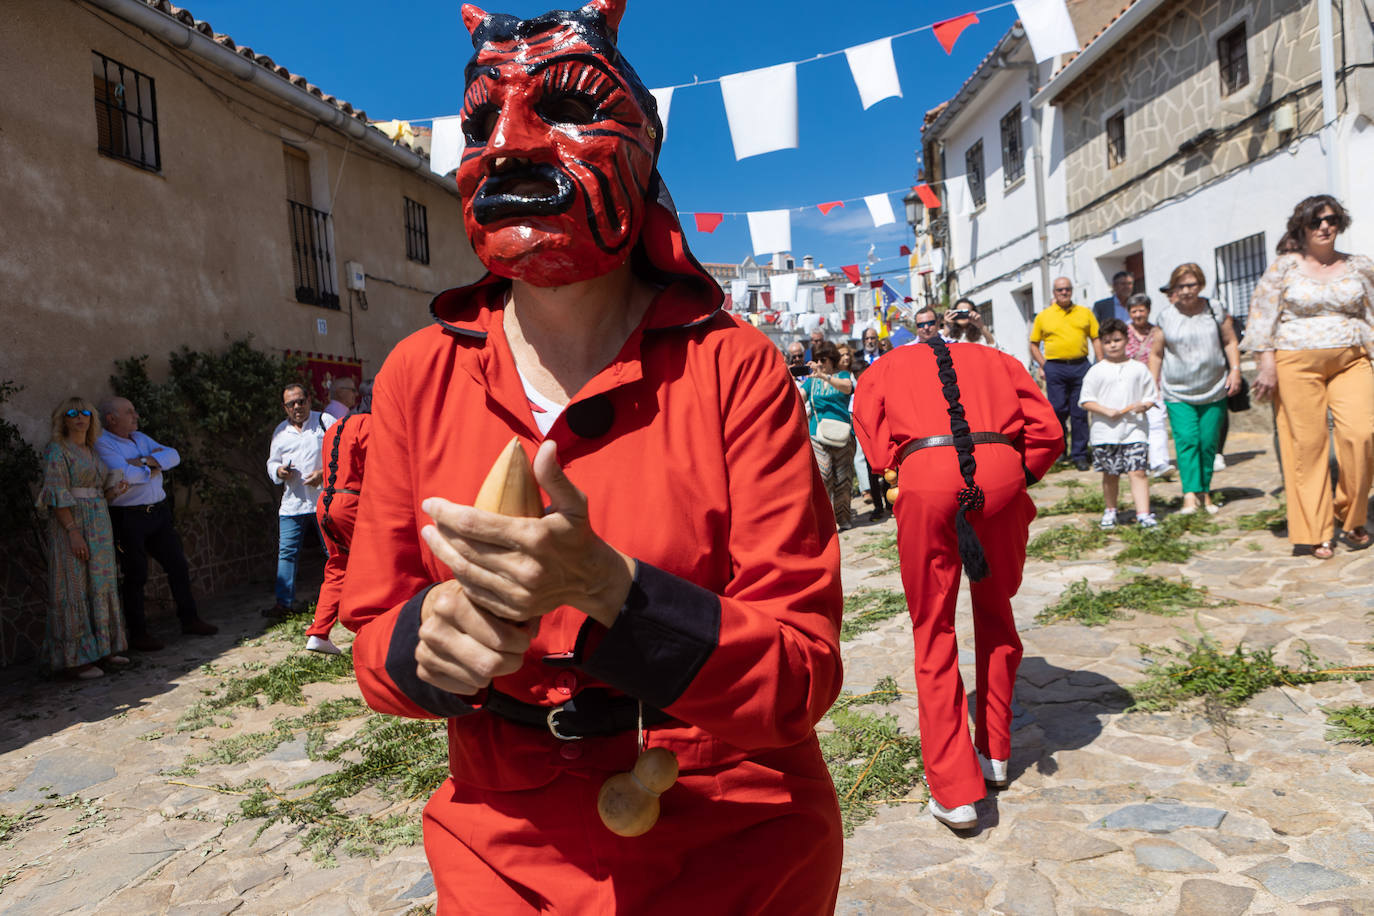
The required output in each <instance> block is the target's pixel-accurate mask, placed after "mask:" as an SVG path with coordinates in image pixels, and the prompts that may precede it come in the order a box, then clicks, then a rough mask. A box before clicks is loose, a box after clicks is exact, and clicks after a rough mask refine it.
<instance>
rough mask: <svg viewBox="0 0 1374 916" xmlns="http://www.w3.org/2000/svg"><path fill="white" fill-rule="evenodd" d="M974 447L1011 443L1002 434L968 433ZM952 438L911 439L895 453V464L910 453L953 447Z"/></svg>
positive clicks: (899, 463)
mask: <svg viewBox="0 0 1374 916" xmlns="http://www.w3.org/2000/svg"><path fill="white" fill-rule="evenodd" d="M969 436H970V438H972V439H973V444H974V445H988V444H991V443H1000V444H1002V445H1012V444H1013V443H1012V441H1011V439H1010V438H1008V437H1007V436H1005V435H1003V434H1002V433H970V434H969ZM953 444H954V437H953V436H926V437H925V438H924V439H912V440H911V441H910V442H908V443H907V444H906V445H903V446H902V450H901V451H899V452H898V453H897V464H898V465H901V463H902V462H903V461H905V460H906V459H907V456H908V455H910V454H911V453H912V452H919V451H920V450H921V449H923V448H935V447H937V446H941V445H951V446H952V445H953Z"/></svg>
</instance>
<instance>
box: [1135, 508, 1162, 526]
mask: <svg viewBox="0 0 1374 916" xmlns="http://www.w3.org/2000/svg"><path fill="white" fill-rule="evenodd" d="M1135 523H1136V525H1137V526H1138V527H1140V528H1158V527H1159V519H1157V518H1155V514H1154V513H1153V512H1146V513H1145V514H1144V515H1137V516H1136V517H1135Z"/></svg>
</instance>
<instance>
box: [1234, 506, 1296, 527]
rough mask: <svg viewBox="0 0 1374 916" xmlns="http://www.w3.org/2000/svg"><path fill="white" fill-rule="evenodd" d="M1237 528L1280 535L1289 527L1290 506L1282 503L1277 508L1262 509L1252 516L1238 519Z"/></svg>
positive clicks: (1243, 516)
mask: <svg viewBox="0 0 1374 916" xmlns="http://www.w3.org/2000/svg"><path fill="white" fill-rule="evenodd" d="M1236 527H1237V528H1239V529H1240V530H1241V531H1266V530H1267V531H1269V532H1270V533H1271V534H1280V533H1282V532H1283V531H1284V530H1285V529H1286V528H1287V527H1288V505H1287V503H1286V502H1283V501H1280V502H1279V504H1278V505H1277V506H1273V507H1271V508H1269V509H1262V510H1260V511H1259V512H1255V513H1253V514H1251V515H1242V516H1241V517H1240V518H1238V519H1236Z"/></svg>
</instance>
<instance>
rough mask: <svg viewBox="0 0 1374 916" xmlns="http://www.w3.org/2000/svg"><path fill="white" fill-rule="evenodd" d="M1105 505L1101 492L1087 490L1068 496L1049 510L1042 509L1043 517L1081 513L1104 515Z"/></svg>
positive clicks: (1076, 491) (1075, 491)
mask: <svg viewBox="0 0 1374 916" xmlns="http://www.w3.org/2000/svg"><path fill="white" fill-rule="evenodd" d="M1103 506H1104V503H1103V502H1102V491H1101V490H1085V491H1083V492H1079V491H1078V490H1074V492H1072V493H1070V494H1068V495H1067V496H1065V497H1064V498H1063V499H1061V500H1059V502H1057V503H1055V504H1054V505H1052V506H1050V507H1049V508H1048V509H1041V510H1040V514H1041V515H1077V514H1079V513H1096V514H1098V515H1101V514H1102V509H1103Z"/></svg>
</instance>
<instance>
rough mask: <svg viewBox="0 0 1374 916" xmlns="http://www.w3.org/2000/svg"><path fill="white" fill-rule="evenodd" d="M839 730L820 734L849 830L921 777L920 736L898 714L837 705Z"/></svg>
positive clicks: (834, 715) (903, 793) (834, 714)
mask: <svg viewBox="0 0 1374 916" xmlns="http://www.w3.org/2000/svg"><path fill="white" fill-rule="evenodd" d="M830 719H831V721H832V722H834V724H835V730H834V731H833V732H830V733H828V734H824V735H821V753H822V754H823V755H824V757H825V762H826V765H827V766H829V767H830V777H831V779H832V780H833V781H834V783H835V791H836V793H837V794H838V795H839V797H840V819H841V821H842V823H843V824H844V834H845V836H850V835H852V834H853V832H854V828H855V827H857V826H858V825H859V824H862V823H863V822H864V821H866V820H867V819H868V818H870V817H871V816H872V815H873V812H874V808H875V806H876V805H880V804H883V803H884V802H888V801H894V800H896V799H899V798H904V797H905V796H906V795H907V793H909V792H910V791H911V789H912V788H913V787H914V786H916V785H917V784H919V782H920V780H921V773H922V767H921V740H920V738H918V737H916V736H915V735H904V734H902V733H901V732H900V731H898V729H897V717H896V716H892V715H887V716H875V715H871V714H868V713H863V712H858V711H855V710H851V709H838V710H832V711H831V713H830Z"/></svg>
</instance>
